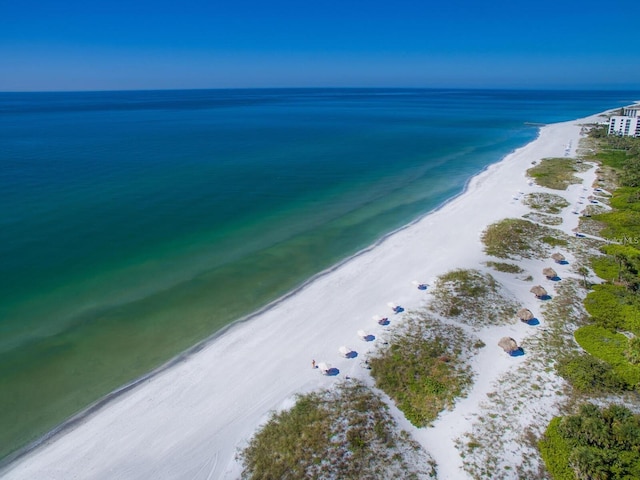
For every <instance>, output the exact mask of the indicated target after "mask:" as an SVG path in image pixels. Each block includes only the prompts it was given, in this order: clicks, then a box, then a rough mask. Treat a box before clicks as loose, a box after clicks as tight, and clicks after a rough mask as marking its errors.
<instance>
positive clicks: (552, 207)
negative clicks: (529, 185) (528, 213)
mask: <svg viewBox="0 0 640 480" xmlns="http://www.w3.org/2000/svg"><path fill="white" fill-rule="evenodd" d="M522 203H524V204H525V205H526V206H528V207H529V208H532V209H533V210H536V211H537V212H541V213H547V214H551V215H557V214H558V213H560V212H561V211H562V209H563V208H566V207H568V206H569V202H568V201H567V200H566V199H565V198H564V197H562V196H560V195H556V194H555V193H545V192H534V193H529V194H527V195H525V196H524V198H523V199H522Z"/></svg>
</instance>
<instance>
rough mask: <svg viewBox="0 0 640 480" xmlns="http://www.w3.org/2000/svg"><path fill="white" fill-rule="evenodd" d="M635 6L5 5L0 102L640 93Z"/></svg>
mask: <svg viewBox="0 0 640 480" xmlns="http://www.w3.org/2000/svg"><path fill="white" fill-rule="evenodd" d="M638 18H640V2H637V1H632V0H612V1H610V2H602V1H598V2H595V1H593V0H582V1H577V0H553V1H551V0H538V1H530V2H522V1H521V0H512V1H505V0H492V1H484V2H483V1H479V0H475V1H472V0H442V1H440V2H436V1H432V0H422V1H420V0H412V1H407V0H387V1H384V2H383V1H377V0H369V1H367V2H364V1H349V0H341V1H337V0H298V1H292V0H291V1H290V0H271V1H266V0H265V1H256V0H234V1H227V0H222V1H221V0H182V1H177V0H171V1H169V0H154V1H149V0H126V1H124V0H108V1H105V0H56V1H53V0H0V91H50V90H136V89H180V88H185V89H189V88H247V87H248V88H253V87H426V88H428V87H449V88H559V89H565V88H566V89H574V88H578V89H581V88H584V89H635V90H637V89H640V31H639V29H638Z"/></svg>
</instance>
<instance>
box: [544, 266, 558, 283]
mask: <svg viewBox="0 0 640 480" xmlns="http://www.w3.org/2000/svg"><path fill="white" fill-rule="evenodd" d="M542 274H543V275H544V276H545V277H547V278H548V279H549V280H551V279H552V278H556V277H557V276H558V274H557V273H556V271H555V270H554V269H553V268H551V267H547V268H543V269H542Z"/></svg>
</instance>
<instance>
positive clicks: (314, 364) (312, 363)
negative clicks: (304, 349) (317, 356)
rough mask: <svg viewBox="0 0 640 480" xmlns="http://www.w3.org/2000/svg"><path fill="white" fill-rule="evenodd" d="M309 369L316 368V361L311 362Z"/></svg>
mask: <svg viewBox="0 0 640 480" xmlns="http://www.w3.org/2000/svg"><path fill="white" fill-rule="evenodd" d="M311 368H316V361H315V360H311Z"/></svg>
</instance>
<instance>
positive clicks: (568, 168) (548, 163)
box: [527, 158, 582, 190]
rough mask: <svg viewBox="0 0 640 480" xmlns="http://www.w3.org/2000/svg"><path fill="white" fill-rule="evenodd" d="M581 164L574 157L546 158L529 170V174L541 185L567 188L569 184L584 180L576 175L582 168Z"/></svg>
mask: <svg viewBox="0 0 640 480" xmlns="http://www.w3.org/2000/svg"><path fill="white" fill-rule="evenodd" d="M579 165H580V164H578V163H577V162H576V161H575V160H574V159H572V158H544V159H542V160H541V161H540V163H539V164H538V165H536V166H535V167H532V168H530V169H529V170H527V175H529V176H530V177H532V178H533V179H534V180H535V181H536V183H537V184H538V185H540V186H541V187H547V188H551V189H553V190H566V189H567V187H568V186H569V185H571V184H573V183H581V182H582V180H581V179H580V178H578V177H576V176H575V174H576V173H578V172H580V171H581V170H582V169H581V168H579Z"/></svg>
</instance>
